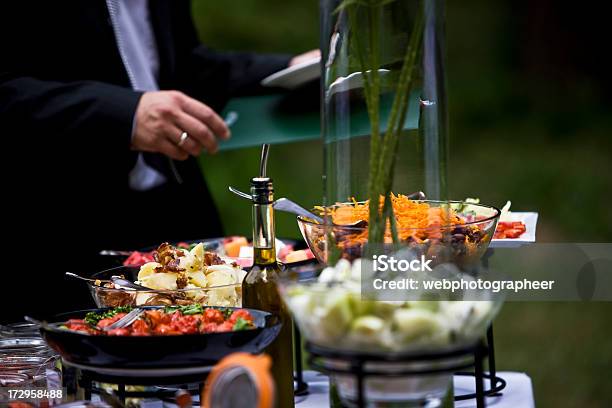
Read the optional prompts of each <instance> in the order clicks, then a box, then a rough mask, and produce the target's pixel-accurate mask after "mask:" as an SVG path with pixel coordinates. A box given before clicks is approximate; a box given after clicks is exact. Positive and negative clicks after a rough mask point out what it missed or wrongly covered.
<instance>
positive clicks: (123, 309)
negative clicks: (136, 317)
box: [85, 306, 132, 326]
mask: <svg viewBox="0 0 612 408" xmlns="http://www.w3.org/2000/svg"><path fill="white" fill-rule="evenodd" d="M131 311H132V306H118V307H116V308H114V309H111V310H107V311H105V312H102V313H96V312H89V313H87V314H86V315H85V323H87V324H89V325H90V326H97V325H98V322H99V321H100V320H102V319H110V318H111V317H113V316H115V315H116V314H117V313H129V312H131Z"/></svg>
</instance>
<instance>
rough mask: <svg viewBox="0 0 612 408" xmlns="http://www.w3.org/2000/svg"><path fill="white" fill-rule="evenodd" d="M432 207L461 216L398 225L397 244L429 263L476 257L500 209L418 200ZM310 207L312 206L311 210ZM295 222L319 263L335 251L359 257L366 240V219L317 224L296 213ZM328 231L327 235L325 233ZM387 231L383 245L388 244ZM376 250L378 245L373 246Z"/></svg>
mask: <svg viewBox="0 0 612 408" xmlns="http://www.w3.org/2000/svg"><path fill="white" fill-rule="evenodd" d="M415 202H416V203H424V204H428V205H429V206H430V207H432V208H449V209H452V211H454V212H455V214H457V215H458V216H459V217H460V218H461V219H462V221H463V222H462V223H461V224H448V225H442V226H429V227H416V228H398V235H399V237H400V244H401V245H403V246H406V247H409V248H410V249H412V250H415V251H416V252H418V253H420V254H423V255H425V257H426V258H427V259H432V260H434V262H433V264H437V263H442V262H452V263H456V264H459V265H465V264H469V263H473V262H476V261H478V260H479V259H480V258H481V257H482V255H483V254H484V253H485V251H486V250H487V248H488V247H489V243H490V242H491V239H492V238H493V234H494V233H495V228H496V227H497V222H498V220H499V216H500V214H501V211H500V210H499V209H497V208H496V207H493V206H488V205H483V204H475V203H469V202H465V201H435V200H419V201H415ZM355 204H363V202H360V203H339V204H336V205H334V206H333V207H336V208H337V207H341V206H354V205H355ZM313 211H314V210H313ZM297 222H298V226H299V229H300V232H301V233H302V236H303V237H304V240H305V241H306V243H307V244H308V247H309V248H310V250H311V251H312V253H313V254H314V255H315V257H316V258H317V260H318V261H319V262H321V263H323V264H327V263H328V259H331V257H330V254H331V253H333V251H338V253H339V257H340V258H343V259H347V260H349V261H352V260H354V259H358V258H361V256H362V255H363V250H364V246H365V245H366V244H367V243H368V226H367V223H366V222H362V223H360V224H356V225H355V224H354V225H327V224H320V223H318V222H316V221H314V220H312V219H310V218H306V217H302V216H298V217H297ZM328 234H329V236H328ZM391 242H392V240H391V236H390V233H389V231H387V234H386V237H385V245H387V246H388V247H389V248H392V247H393V245H389V244H391ZM377 251H378V252H380V249H379V248H377Z"/></svg>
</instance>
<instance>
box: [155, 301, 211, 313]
mask: <svg viewBox="0 0 612 408" xmlns="http://www.w3.org/2000/svg"><path fill="white" fill-rule="evenodd" d="M177 310H178V311H179V312H181V313H182V314H183V315H194V314H202V313H204V307H203V306H202V305H201V304H199V303H194V304H192V305H186V306H166V307H165V308H164V312H166V313H174V312H176V311H177Z"/></svg>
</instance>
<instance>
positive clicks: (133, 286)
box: [111, 276, 153, 290]
mask: <svg viewBox="0 0 612 408" xmlns="http://www.w3.org/2000/svg"><path fill="white" fill-rule="evenodd" d="M111 281H112V282H113V283H114V284H115V285H119V286H123V287H124V288H130V289H136V290H153V289H151V288H147V287H146V286H142V285H139V284H137V283H134V282H132V281H130V280H128V279H125V278H122V277H121V276H111Z"/></svg>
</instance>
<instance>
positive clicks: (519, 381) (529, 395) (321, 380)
mask: <svg viewBox="0 0 612 408" xmlns="http://www.w3.org/2000/svg"><path fill="white" fill-rule="evenodd" d="M497 376H498V377H501V378H503V379H504V380H506V383H507V385H506V388H505V389H504V390H503V391H502V395H501V396H499V397H488V398H487V407H495V408H534V407H535V403H534V400H533V389H532V386H531V378H529V377H528V376H527V375H526V374H524V373H515V372H510V371H502V372H498V373H497ZM304 379H305V380H306V381H307V382H308V387H309V388H308V389H309V391H310V393H309V394H308V395H306V396H303V397H297V398H296V404H295V406H296V408H325V407H329V381H328V380H327V376H325V375H323V374H320V373H317V372H314V371H306V372H305V373H304ZM474 384H475V381H474V378H473V377H455V394H467V393H470V392H474ZM485 388H488V381H487V380H485ZM472 407H476V401H475V400H469V401H460V402H456V403H455V408H472Z"/></svg>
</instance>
